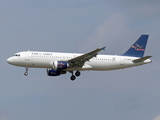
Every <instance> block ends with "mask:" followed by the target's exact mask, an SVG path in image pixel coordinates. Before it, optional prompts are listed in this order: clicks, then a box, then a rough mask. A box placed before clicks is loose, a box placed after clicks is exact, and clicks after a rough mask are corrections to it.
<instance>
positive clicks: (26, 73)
mask: <svg viewBox="0 0 160 120" xmlns="http://www.w3.org/2000/svg"><path fill="white" fill-rule="evenodd" d="M24 75H25V76H27V75H28V67H26V72H25V73H24Z"/></svg>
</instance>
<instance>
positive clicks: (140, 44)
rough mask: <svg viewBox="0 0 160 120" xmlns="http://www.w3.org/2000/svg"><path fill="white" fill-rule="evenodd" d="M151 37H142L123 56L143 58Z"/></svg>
mask: <svg viewBox="0 0 160 120" xmlns="http://www.w3.org/2000/svg"><path fill="white" fill-rule="evenodd" d="M148 37H149V35H141V36H140V38H139V39H138V40H137V41H136V42H135V43H134V44H133V45H132V46H131V47H130V48H129V49H128V51H127V52H125V53H124V54H123V55H122V56H132V57H143V55H144V52H145V49H146V44H147V41H148Z"/></svg>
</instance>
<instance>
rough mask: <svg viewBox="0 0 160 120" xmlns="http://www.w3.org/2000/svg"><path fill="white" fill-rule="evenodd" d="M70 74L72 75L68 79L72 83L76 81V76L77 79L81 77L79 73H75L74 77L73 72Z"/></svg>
mask: <svg viewBox="0 0 160 120" xmlns="http://www.w3.org/2000/svg"><path fill="white" fill-rule="evenodd" d="M70 73H71V74H72V75H71V77H70V79H71V80H72V81H74V80H75V79H76V76H77V77H78V76H80V75H81V73H80V72H79V71H76V73H75V75H74V74H73V71H70Z"/></svg>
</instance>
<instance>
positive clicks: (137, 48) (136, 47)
mask: <svg viewBox="0 0 160 120" xmlns="http://www.w3.org/2000/svg"><path fill="white" fill-rule="evenodd" d="M132 48H134V49H135V50H136V51H145V49H142V48H143V46H140V45H138V44H135V46H134V45H133V46H132Z"/></svg>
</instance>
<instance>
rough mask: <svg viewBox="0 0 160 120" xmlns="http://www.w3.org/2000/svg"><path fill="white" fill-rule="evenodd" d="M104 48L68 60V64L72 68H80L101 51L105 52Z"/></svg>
mask: <svg viewBox="0 0 160 120" xmlns="http://www.w3.org/2000/svg"><path fill="white" fill-rule="evenodd" d="M105 48H106V47H103V48H97V49H95V50H93V51H91V52H89V53H86V54H83V55H81V56H78V57H75V58H73V59H70V60H68V63H69V65H70V66H72V67H82V66H83V65H84V63H85V62H86V61H89V60H90V59H92V58H93V57H96V56H97V55H98V52H100V51H101V50H105Z"/></svg>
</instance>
